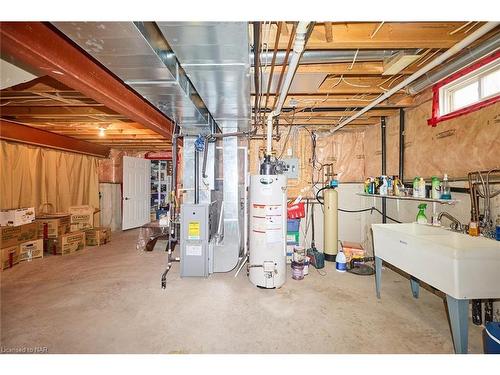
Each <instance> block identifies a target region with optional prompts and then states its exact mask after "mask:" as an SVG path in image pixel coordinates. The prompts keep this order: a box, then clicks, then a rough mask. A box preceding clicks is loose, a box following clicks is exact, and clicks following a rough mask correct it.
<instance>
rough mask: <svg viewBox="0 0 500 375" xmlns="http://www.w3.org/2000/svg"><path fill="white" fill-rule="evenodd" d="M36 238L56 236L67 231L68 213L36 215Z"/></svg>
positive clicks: (69, 226)
mask: <svg viewBox="0 0 500 375" xmlns="http://www.w3.org/2000/svg"><path fill="white" fill-rule="evenodd" d="M36 222H37V223H38V238H44V239H46V238H57V237H59V236H61V235H63V234H66V233H69V232H70V229H71V222H70V215H47V216H44V217H38V218H37V219H36Z"/></svg>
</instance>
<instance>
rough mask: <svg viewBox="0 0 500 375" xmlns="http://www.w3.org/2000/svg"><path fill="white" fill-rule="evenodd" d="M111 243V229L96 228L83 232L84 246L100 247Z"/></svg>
mask: <svg viewBox="0 0 500 375" xmlns="http://www.w3.org/2000/svg"><path fill="white" fill-rule="evenodd" d="M109 241H111V228H108V227H96V228H92V229H88V230H86V231H85V244H86V245H87V246H100V245H104V244H106V243H108V242H109Z"/></svg>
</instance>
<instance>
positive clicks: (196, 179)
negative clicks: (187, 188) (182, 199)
mask: <svg viewBox="0 0 500 375" xmlns="http://www.w3.org/2000/svg"><path fill="white" fill-rule="evenodd" d="M198 203H200V155H199V153H198V150H197V149H196V146H195V149H194V204H198Z"/></svg>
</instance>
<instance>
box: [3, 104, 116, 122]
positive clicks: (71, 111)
mask: <svg viewBox="0 0 500 375" xmlns="http://www.w3.org/2000/svg"><path fill="white" fill-rule="evenodd" d="M35 103H36V102H35ZM1 111H2V116H32V117H48V116H78V117H80V116H88V115H99V116H113V117H119V118H126V117H125V116H123V115H120V114H119V113H116V112H115V111H113V110H111V109H109V108H106V107H98V108H92V107H89V106H79V107H77V106H73V107H70V108H66V106H58V107H40V106H38V105H30V103H26V106H25V107H9V106H5V107H2V109H1Z"/></svg>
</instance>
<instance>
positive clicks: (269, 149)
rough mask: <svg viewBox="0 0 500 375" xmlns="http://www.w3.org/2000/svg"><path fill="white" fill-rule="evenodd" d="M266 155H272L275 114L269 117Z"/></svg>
mask: <svg viewBox="0 0 500 375" xmlns="http://www.w3.org/2000/svg"><path fill="white" fill-rule="evenodd" d="M266 137H267V138H266V155H271V152H272V148H273V114H272V113H270V114H268V115H267V136H266Z"/></svg>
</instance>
